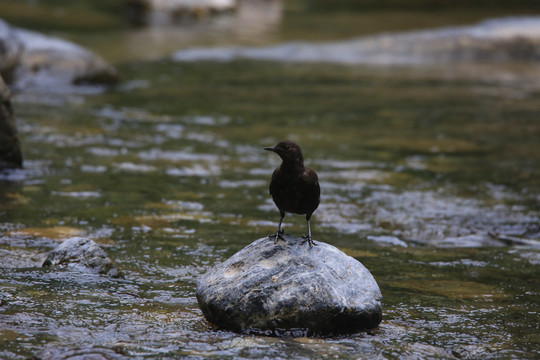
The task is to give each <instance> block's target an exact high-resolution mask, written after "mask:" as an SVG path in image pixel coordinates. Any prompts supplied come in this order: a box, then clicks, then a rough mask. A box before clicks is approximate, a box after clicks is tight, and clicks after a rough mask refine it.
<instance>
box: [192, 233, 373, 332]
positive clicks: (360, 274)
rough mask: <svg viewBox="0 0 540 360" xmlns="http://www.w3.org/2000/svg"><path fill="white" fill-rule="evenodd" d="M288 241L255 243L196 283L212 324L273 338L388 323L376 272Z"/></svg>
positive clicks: (333, 251) (328, 248) (323, 248)
mask: <svg viewBox="0 0 540 360" xmlns="http://www.w3.org/2000/svg"><path fill="white" fill-rule="evenodd" d="M316 244H317V246H314V247H312V248H310V247H309V246H308V244H307V243H303V240H302V239H299V238H295V237H293V236H290V235H284V240H279V241H278V242H277V243H274V241H273V240H272V239H270V238H261V239H259V240H256V241H254V242H253V243H251V244H250V245H248V246H247V247H245V248H244V249H242V250H241V251H239V252H238V253H236V254H235V255H233V256H232V257H231V258H229V259H228V260H226V261H225V262H223V263H221V264H218V265H216V266H215V267H213V268H211V269H210V270H208V271H207V272H206V273H205V274H204V275H203V276H202V277H201V278H200V279H199V281H198V283H197V301H198V303H199V306H200V308H201V310H202V312H203V314H204V316H205V317H206V319H207V320H208V321H209V322H211V323H213V324H215V325H217V326H218V327H220V328H224V329H229V330H233V331H237V332H246V333H261V334H267V335H285V334H286V335H292V336H305V335H316V334H342V333H352V332H357V331H360V330H366V329H372V328H375V327H377V326H378V325H379V323H380V322H381V320H382V306H381V301H382V295H381V292H380V290H379V286H378V285H377V283H376V281H375V279H374V278H373V276H372V275H371V273H370V272H369V271H368V269H366V267H365V266H364V265H362V264H361V263H360V262H359V261H357V260H356V259H354V258H352V257H350V256H348V255H346V254H345V253H343V252H342V251H340V250H339V249H337V248H336V247H334V246H332V245H329V244H326V243H323V242H320V241H317V242H316Z"/></svg>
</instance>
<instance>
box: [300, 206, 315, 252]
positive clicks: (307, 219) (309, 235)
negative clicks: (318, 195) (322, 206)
mask: <svg viewBox="0 0 540 360" xmlns="http://www.w3.org/2000/svg"><path fill="white" fill-rule="evenodd" d="M310 219H311V214H309V215H306V222H307V231H308V234H307V236H305V235H304V236H302V238H303V239H304V241H302V244H303V243H305V242H306V241H307V243H308V244H309V247H310V248H312V247H313V246H317V244H315V242H314V241H313V240H311V227H310V226H309V220H310Z"/></svg>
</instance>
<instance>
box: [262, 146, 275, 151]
mask: <svg viewBox="0 0 540 360" xmlns="http://www.w3.org/2000/svg"><path fill="white" fill-rule="evenodd" d="M264 150H268V151H276V150H275V149H274V147H273V146H268V147H265V148H264Z"/></svg>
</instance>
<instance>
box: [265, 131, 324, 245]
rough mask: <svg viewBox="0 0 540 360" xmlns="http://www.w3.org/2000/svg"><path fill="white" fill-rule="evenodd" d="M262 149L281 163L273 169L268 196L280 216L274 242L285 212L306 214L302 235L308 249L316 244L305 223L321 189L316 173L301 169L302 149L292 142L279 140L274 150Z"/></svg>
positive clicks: (314, 208)
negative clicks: (305, 234) (270, 152)
mask: <svg viewBox="0 0 540 360" xmlns="http://www.w3.org/2000/svg"><path fill="white" fill-rule="evenodd" d="M264 149H265V150H268V151H273V152H275V153H276V154H278V155H279V156H280V157H281V160H283V162H282V163H281V165H280V166H279V167H278V168H277V169H276V170H274V173H273V174H272V180H271V181H270V195H272V199H273V200H274V203H275V204H276V206H277V207H278V209H279V214H280V215H281V218H280V219H279V225H278V228H277V232H276V234H275V235H273V237H274V241H277V240H278V238H281V235H282V234H283V230H281V223H282V222H283V218H284V217H285V213H286V212H288V213H293V214H306V221H307V231H308V234H307V236H303V238H304V242H305V241H307V242H308V244H309V246H310V247H312V246H313V245H316V244H315V243H314V242H313V240H311V228H310V226H309V220H310V219H311V215H312V214H313V212H314V211H315V210H316V209H317V207H318V206H319V202H320V195H321V188H320V187H319V178H318V176H317V173H316V172H315V171H313V170H312V169H310V168H308V167H305V166H304V157H303V156H302V150H300V146H298V145H296V144H295V143H293V142H292V141H281V142H279V143H278V144H277V145H276V146H274V147H265V148H264Z"/></svg>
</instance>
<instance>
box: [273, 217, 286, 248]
mask: <svg viewBox="0 0 540 360" xmlns="http://www.w3.org/2000/svg"><path fill="white" fill-rule="evenodd" d="M280 215H281V217H280V219H279V225H278V227H277V231H276V233H275V234H274V235H271V236H272V237H273V238H274V243H276V242H277V241H278V240H279V239H281V240H285V239H284V238H283V233H284V232H285V230H282V229H281V223H282V222H283V218H284V217H285V211H280Z"/></svg>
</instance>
